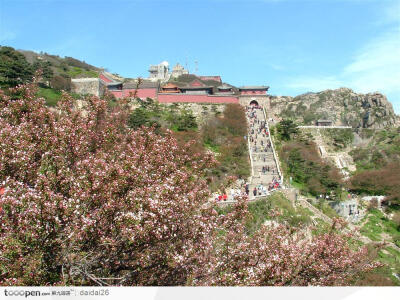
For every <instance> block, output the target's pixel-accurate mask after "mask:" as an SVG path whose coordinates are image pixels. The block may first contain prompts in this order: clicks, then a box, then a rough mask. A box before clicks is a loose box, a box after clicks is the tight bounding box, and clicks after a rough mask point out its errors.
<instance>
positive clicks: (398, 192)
mask: <svg viewBox="0 0 400 300" xmlns="http://www.w3.org/2000/svg"><path fill="white" fill-rule="evenodd" d="M361 134H362V135H364V137H370V139H371V140H370V142H369V143H368V145H367V146H364V147H357V148H356V149H354V150H352V151H351V152H350V154H351V155H352V157H353V160H354V162H355V163H356V165H357V172H356V173H355V174H354V175H353V176H352V178H351V181H350V184H351V186H350V187H351V189H352V190H353V191H355V192H358V193H366V194H370V195H387V196H389V197H388V200H389V201H391V203H392V205H399V204H400V184H399V183H400V128H399V127H397V128H390V129H386V130H379V131H365V132H362V133H361Z"/></svg>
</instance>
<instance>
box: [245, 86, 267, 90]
mask: <svg viewBox="0 0 400 300" xmlns="http://www.w3.org/2000/svg"><path fill="white" fill-rule="evenodd" d="M268 89H269V86H265V85H253V86H250V85H249V86H241V87H239V90H268Z"/></svg>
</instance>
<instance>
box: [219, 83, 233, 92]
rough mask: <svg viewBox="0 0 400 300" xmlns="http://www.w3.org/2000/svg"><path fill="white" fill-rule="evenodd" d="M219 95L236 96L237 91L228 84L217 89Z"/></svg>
mask: <svg viewBox="0 0 400 300" xmlns="http://www.w3.org/2000/svg"><path fill="white" fill-rule="evenodd" d="M217 94H221V95H233V94H235V91H234V90H233V87H232V86H230V85H227V84H225V83H224V84H222V85H220V86H218V87H217Z"/></svg>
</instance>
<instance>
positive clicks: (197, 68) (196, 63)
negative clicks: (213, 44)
mask: <svg viewBox="0 0 400 300" xmlns="http://www.w3.org/2000/svg"><path fill="white" fill-rule="evenodd" d="M194 64H195V66H196V68H195V73H194V74H196V75H197V74H198V72H199V62H198V61H197V60H195V61H194Z"/></svg>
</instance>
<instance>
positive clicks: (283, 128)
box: [276, 120, 299, 141]
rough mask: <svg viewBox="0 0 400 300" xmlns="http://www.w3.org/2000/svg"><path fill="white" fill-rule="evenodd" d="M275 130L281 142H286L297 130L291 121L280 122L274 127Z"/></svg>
mask: <svg viewBox="0 0 400 300" xmlns="http://www.w3.org/2000/svg"><path fill="white" fill-rule="evenodd" d="M276 130H277V132H278V134H279V135H280V137H281V139H282V140H285V141H288V140H290V138H291V137H292V135H294V134H297V133H298V132H299V129H298V127H297V125H296V123H294V122H293V121H292V120H282V121H280V122H279V123H278V125H277V126H276Z"/></svg>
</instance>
